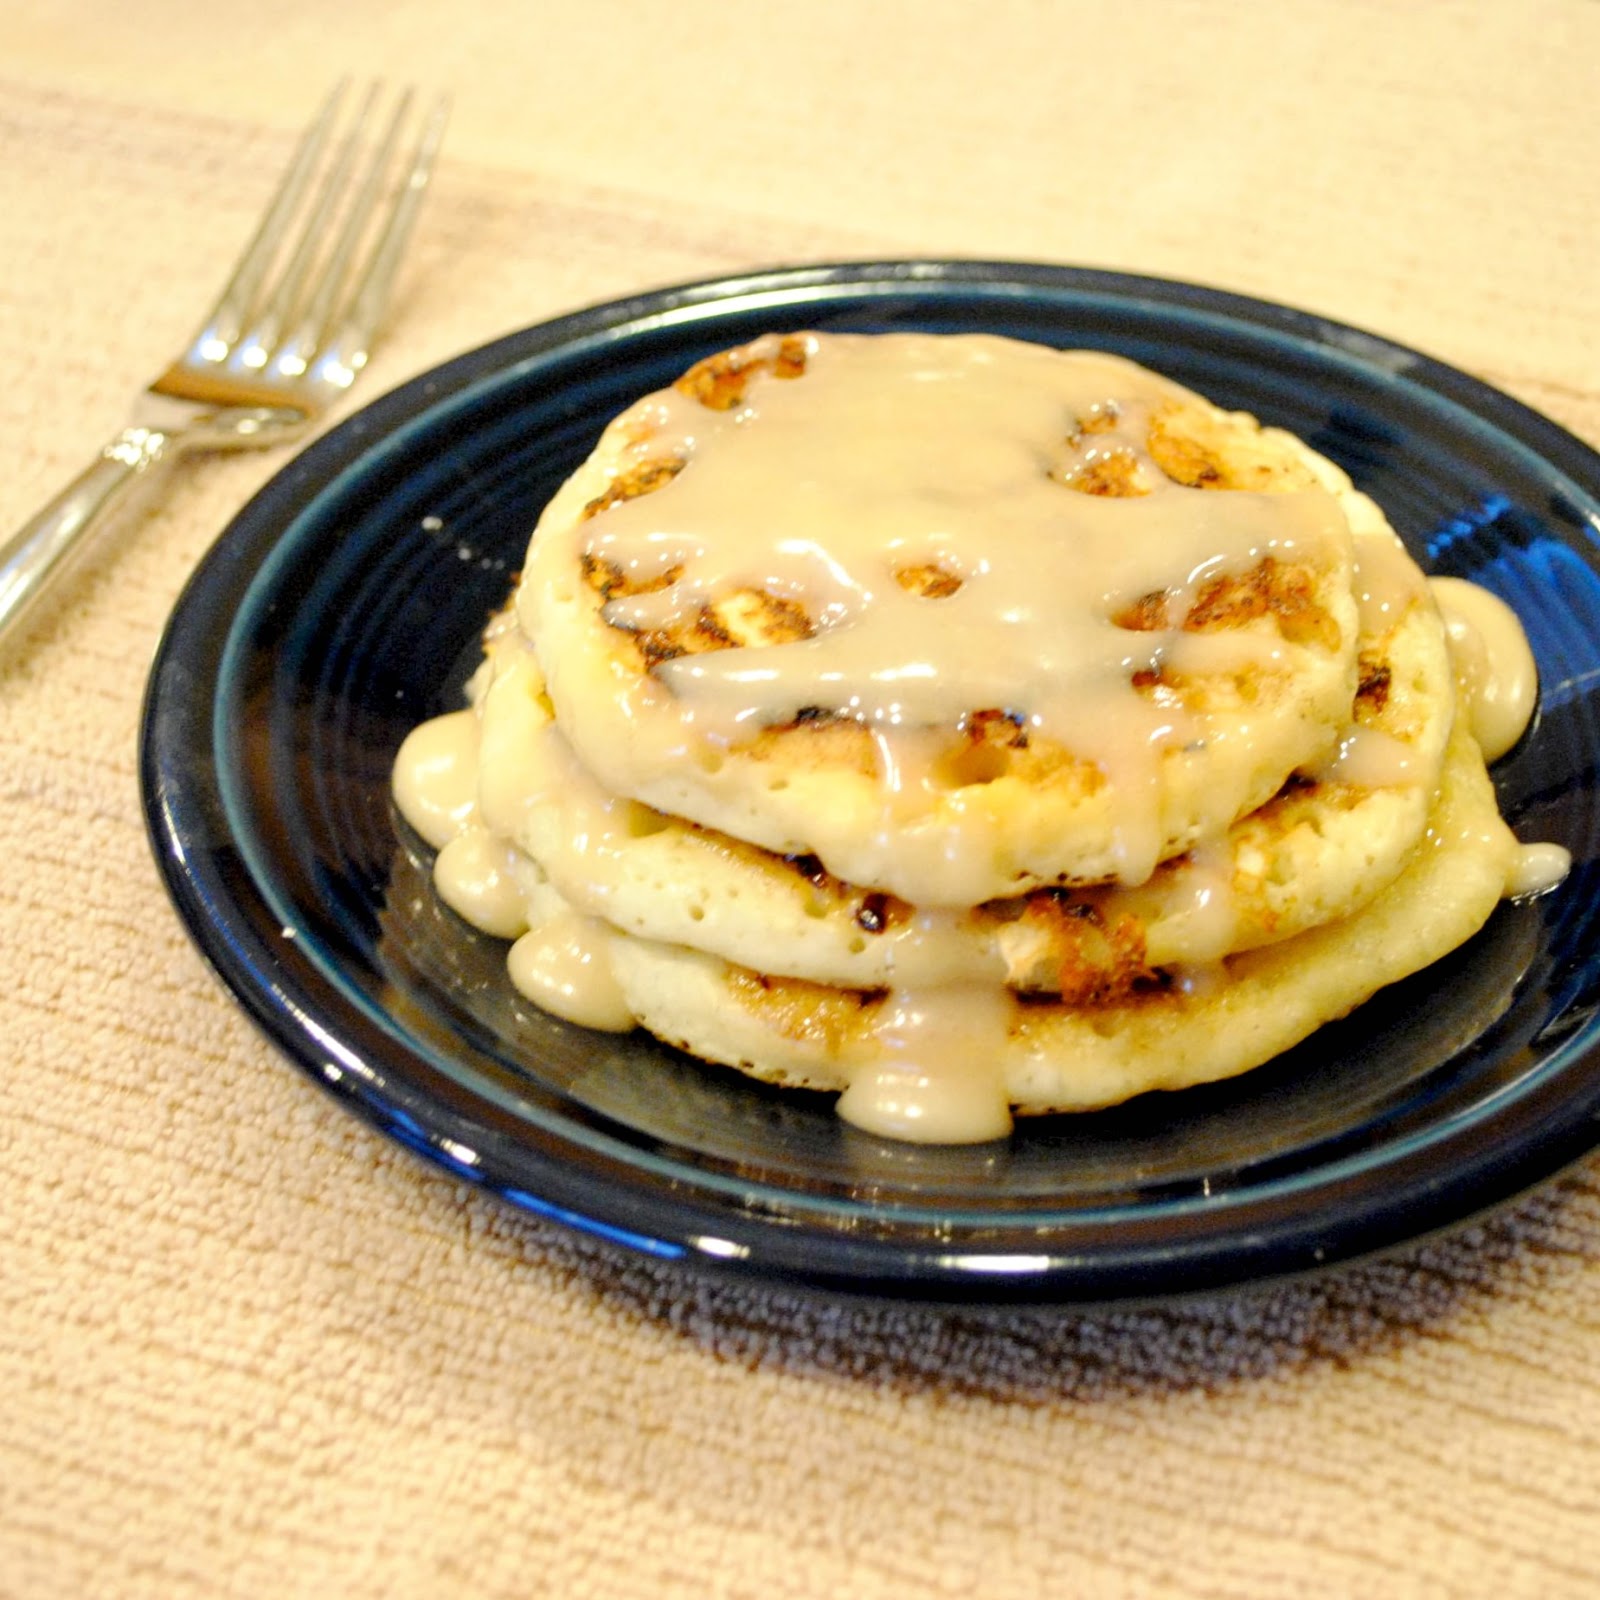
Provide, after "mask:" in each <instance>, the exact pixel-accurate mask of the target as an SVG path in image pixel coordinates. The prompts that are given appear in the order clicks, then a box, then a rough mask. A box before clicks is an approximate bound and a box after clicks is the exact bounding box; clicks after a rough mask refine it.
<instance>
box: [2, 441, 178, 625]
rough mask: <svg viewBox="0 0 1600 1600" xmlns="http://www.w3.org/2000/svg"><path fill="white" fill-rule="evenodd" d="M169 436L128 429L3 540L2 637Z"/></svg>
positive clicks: (125, 493) (125, 495)
mask: <svg viewBox="0 0 1600 1600" xmlns="http://www.w3.org/2000/svg"><path fill="white" fill-rule="evenodd" d="M170 437H171V436H170V435H168V434H166V433H162V432H159V431H158V430H156V429H154V428H124V429H123V430H122V432H121V433H119V434H118V435H117V436H116V438H115V439H113V440H112V441H111V443H110V444H108V445H107V446H106V447H105V449H104V450H102V451H101V452H100V454H99V455H98V456H97V457H96V458H95V459H94V461H93V462H91V463H90V465H89V466H88V467H87V468H85V469H84V471H82V472H80V473H79V474H78V476H77V477H76V478H74V479H73V481H72V482H71V483H70V484H68V485H67V487H66V488H65V489H63V490H62V491H61V493H60V494H58V495H57V496H56V497H55V499H53V500H52V501H51V502H50V503H49V505H47V506H45V507H44V509H43V510H41V511H39V512H38V513H36V514H35V515H34V516H32V517H30V518H29V519H28V521H27V522H25V523H24V524H23V525H22V527H20V528H19V529H18V530H17V531H16V532H15V533H14V534H12V536H11V537H10V538H9V539H8V540H7V541H6V542H5V544H4V545H0V639H4V638H5V637H6V636H7V634H8V633H10V631H11V630H12V629H14V628H16V627H17V626H18V625H19V623H20V622H21V620H22V617H23V615H24V613H25V612H27V611H28V610H29V608H30V607H31V606H32V604H33V602H34V601H35V600H37V599H38V597H39V596H40V594H42V593H43V592H44V589H45V586H46V585H47V584H48V583H49V581H50V579H51V578H52V577H53V576H54V575H55V574H57V573H59V572H60V570H61V568H62V567H63V566H64V564H65V563H66V560H67V557H68V556H69V555H71V554H72V552H73V551H74V550H77V549H80V548H81V547H82V546H83V545H85V544H87V543H88V540H89V535H90V534H91V533H92V532H93V530H94V529H95V528H96V527H97V526H99V525H100V524H101V523H102V522H103V521H104V520H105V519H106V518H107V516H108V515H109V514H110V513H111V512H112V511H114V510H115V509H116V508H117V507H118V506H119V505H121V504H122V503H123V501H125V500H126V499H127V498H128V494H129V492H130V491H131V490H132V488H133V486H134V484H135V483H136V482H137V481H138V479H140V478H141V477H143V476H144V474H145V473H146V472H148V471H149V470H150V468H151V467H153V466H154V465H155V464H156V463H157V462H158V461H160V460H161V458H162V455H163V453H164V452H165V450H166V448H167V445H168V443H169V442H170Z"/></svg>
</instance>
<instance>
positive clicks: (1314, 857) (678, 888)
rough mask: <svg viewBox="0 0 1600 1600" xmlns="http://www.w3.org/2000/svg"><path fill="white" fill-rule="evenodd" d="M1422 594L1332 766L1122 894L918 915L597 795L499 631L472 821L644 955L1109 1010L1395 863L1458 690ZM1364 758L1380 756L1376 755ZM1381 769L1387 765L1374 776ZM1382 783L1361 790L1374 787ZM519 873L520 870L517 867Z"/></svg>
mask: <svg viewBox="0 0 1600 1600" xmlns="http://www.w3.org/2000/svg"><path fill="white" fill-rule="evenodd" d="M1416 577H1417V585H1416V587H1415V588H1414V590H1413V591H1412V593H1411V595H1410V597H1409V599H1408V602H1407V604H1406V605H1405V607H1404V609H1403V610H1402V611H1401V613H1400V615H1399V616H1397V617H1395V618H1393V619H1392V620H1391V619H1388V618H1382V617H1380V618H1377V619H1375V626H1376V627H1379V628H1381V631H1380V632H1376V633H1373V634H1365V633H1364V634H1363V636H1362V649H1361V657H1360V659H1361V663H1362V678H1361V686H1360V688H1359V689H1358V692H1357V695H1356V697H1355V703H1354V707H1353V714H1352V721H1351V723H1350V726H1349V729H1348V731H1347V735H1346V738H1345V741H1344V755H1343V758H1342V761H1343V766H1344V768H1346V769H1348V768H1349V767H1350V765H1351V764H1352V763H1353V762H1354V761H1361V762H1362V763H1363V765H1364V766H1365V768H1366V769H1367V770H1366V771H1365V773H1363V774H1362V776H1363V777H1364V779H1365V780H1366V781H1365V782H1363V783H1354V782H1347V781H1341V779H1340V777H1339V775H1338V774H1339V772H1340V770H1341V759H1340V758H1338V757H1336V758H1335V759H1334V761H1333V762H1332V763H1331V764H1330V765H1329V770H1328V772H1327V773H1326V774H1325V775H1314V774H1311V773H1301V774H1296V775H1295V776H1294V777H1293V778H1292V779H1291V781H1290V782H1289V783H1288V784H1287V785H1286V786H1285V788H1284V790H1283V791H1282V792H1280V793H1279V794H1278V795H1277V796H1275V797H1274V798H1273V799H1272V800H1271V801H1269V802H1268V803H1267V805H1266V806H1264V807H1262V808H1260V809H1258V810H1257V811H1256V812H1254V813H1252V814H1251V815H1250V816H1248V817H1246V818H1242V819H1241V820H1240V821H1239V822H1237V823H1235V824H1234V825H1233V827H1232V828H1231V829H1229V830H1228V831H1227V833H1226V834H1225V835H1224V836H1223V837H1222V839H1220V840H1219V841H1216V842H1214V843H1212V844H1210V845H1208V846H1207V848H1206V849H1205V850H1203V851H1201V852H1197V853H1194V854H1192V855H1186V856H1183V857H1181V858H1179V859H1178V860H1176V861H1172V862H1167V863H1164V864H1162V865H1161V866H1160V867H1158V868H1157V869H1156V871H1155V873H1154V874H1153V876H1152V877H1151V879H1150V880H1149V881H1148V882H1147V883H1146V884H1144V885H1142V886H1140V887H1139V888H1136V889H1129V888H1125V887H1122V886H1116V885H1110V886H1098V887H1091V888H1082V889H1078V890H1068V891H1063V890H1054V889H1052V890H1036V891H1033V892H1032V893H1030V894H1028V895H1026V896H1021V897H1011V898H1008V899H1001V900H994V901H989V902H985V903H984V904H982V905H979V906H977V907H972V908H948V907H943V908H941V907H936V908H931V909H929V908H919V907H916V906H913V905H911V904H909V903H907V902H905V901H903V900H900V899H898V898H897V897H893V896H890V895H887V894H885V893H883V892H882V891H879V890H875V889H872V888H863V887H860V886H857V885H852V884H849V883H846V882H844V881H843V880H841V879H838V878H836V877H834V876H833V875H832V874H830V873H828V872H827V871H826V869H825V868H824V867H823V866H822V864H821V862H820V861H819V860H817V858H815V857H813V856H805V855H801V856H791V857H780V856H776V855H774V854H772V853H771V852H768V851H764V850H761V849H759V848H758V847H755V846H751V845H748V844H745V843H743V842H742V841H739V840H734V839H730V838H728V837H727V836H726V835H723V834H719V833H716V832H715V831H714V830H709V829H705V828H701V827H698V826H696V825H694V824H691V823H686V822H684V821H682V820H681V819H679V818H674V817H671V816H668V815H666V814H664V813H660V812H656V811H653V810H651V809H649V808H647V807H644V806H641V805H639V804H638V803H637V802H630V801H621V800H618V799H617V798H615V797H613V796H611V795H608V794H607V793H606V792H605V791H604V790H603V789H602V788H601V787H600V785H599V784H598V782H597V781H596V780H595V779H594V778H593V777H592V776H590V774H589V773H588V772H587V771H586V770H585V769H584V768H583V767H582V765H581V764H580V763H579V762H578V760H577V758H576V756H575V754H574V752H573V750H572V748H571V745H570V743H569V742H568V740H567V739H566V737H565V736H564V734H563V733H562V732H561V730H560V729H559V728H558V727H557V725H556V724H555V722H554V720H553V716H552V712H551V708H550V703H549V700H548V697H547V696H546V695H545V693H544V684H543V678H542V674H541V673H540V670H539V666H538V662H537V660H536V659H535V658H534V656H533V655H532V653H531V651H529V650H528V648H527V647H526V645H525V644H523V643H522V642H521V641H520V638H519V636H518V635H517V633H516V632H515V630H514V629H507V628H505V627H501V628H499V629H497V630H496V631H495V635H494V638H493V640H492V642H491V644H490V648H489V660H490V663H491V666H490V671H489V672H488V673H487V674H486V675H485V677H484V678H483V679H482V680H481V681H480V683H479V685H478V687H477V690H476V692H475V695H474V699H475V703H476V705H477V708H478V712H479V715H480V717H481V721H482V731H481V739H482V747H481V751H480V756H479V761H480V767H481V772H482V777H481V778H480V780H479V785H478V802H479V808H480V820H481V823H482V825H483V826H484V827H486V828H488V829H489V830H490V831H492V832H494V833H496V834H498V835H500V836H502V837H503V838H505V839H508V840H511V841H512V842H514V843H515V844H516V846H517V847H518V848H519V849H520V850H521V851H523V852H525V853H526V854H527V855H529V856H531V857H532V858H533V859H534V860H535V861H536V862H537V863H538V865H539V867H540V868H541V869H542V870H543V871H544V872H545V873H546V874H548V876H549V878H550V880H551V881H552V882H553V884H554V885H555V888H556V890H557V891H558V892H559V893H560V894H561V895H562V896H564V897H565V899H566V900H567V901H568V902H569V903H570V904H571V905H572V906H574V907H575V908H577V909H578V910H580V911H582V912H584V913H586V914H589V915H594V916H599V917H604V918H605V919H607V920H608V921H609V922H610V923H612V924H613V925H614V926H616V927H617V928H618V929H620V930H622V931H624V932H627V933H629V934H633V935H637V936H639V937H643V938H647V939H651V940H655V941H657V942H666V943H675V944H684V945H689V946H692V947H694V948H696V949H700V950H704V951H706V952H707V953H709V954H713V955H719V956H722V957H724V958H725V959H728V960H734V961H739V960H747V959H748V952H750V951H751V950H754V949H759V950H760V951H761V964H762V970H763V971H764V972H767V973H770V974H773V975H776V976H782V977H794V978H805V979H809V980H812V981H815V982H819V983H825V984H841V985H845V986H857V987H859V986H873V985H888V984H891V983H902V984H906V983H910V984H927V983H938V982H947V981H952V980H959V979H971V978H975V977H980V976H981V977H986V978H994V979H998V980H1003V981H1004V982H1005V983H1006V984H1008V985H1009V986H1010V987H1012V988H1014V989H1018V990H1021V991H1024V992H1030V993H1031V992H1047V993H1053V994H1062V993H1066V994H1068V995H1077V996H1081V997H1084V998H1101V999H1103V998H1105V997H1106V996H1108V995H1110V994H1114V993H1117V992H1120V991H1122V990H1125V989H1126V988H1127V987H1128V986H1129V985H1131V984H1132V983H1134V982H1137V981H1140V980H1142V979H1144V978H1147V977H1148V976H1149V974H1150V971H1151V969H1152V968H1159V967H1164V966H1169V965H1173V964H1175V963H1192V962H1197V961H1209V960H1214V959H1215V958H1216V957H1218V956H1221V955H1224V954H1229V953H1233V952H1236V951H1239V950H1243V949H1249V948H1252V947H1254V946H1257V945H1261V944H1268V943H1272V942H1275V941H1276V940H1278V939H1283V938H1288V937H1290V936H1292V935H1293V934H1295V933H1298V932H1300V931H1301V930H1302V929H1304V928H1307V927H1311V926H1314V925H1315V924H1317V923H1319V922H1324V921H1328V920H1330V919H1332V918H1334V917H1339V916H1344V915H1348V914H1349V913H1350V912H1351V911H1354V910H1356V909H1358V908H1359V907H1360V906H1361V905H1363V904H1365V902H1366V901H1367V900H1369V899H1370V898H1371V897H1372V896H1373V895H1374V894H1376V893H1377V892H1378V891H1379V890H1380V889H1381V888H1383V887H1384V886H1385V885H1386V884H1387V883H1388V882H1389V881H1390V880H1392V879H1393V877H1394V876H1395V875H1396V874H1397V873H1398V872H1399V871H1400V869H1401V866H1402V865H1403V863H1404V860H1405V857H1406V855H1407V854H1408V853H1409V851H1410V849H1411V847H1412V846H1413V844H1414V843H1415V842H1416V840H1417V838H1418V836H1419V835H1420V833H1421V830H1422V827H1423V825H1424V822H1425V819H1426V815H1427V812H1428V809H1429V806H1430V804H1431V801H1432V795H1433V790H1434V787H1435V785H1436V783H1437V779H1438V773H1439V767H1440V762H1441V759H1442V754H1443V749H1444V743H1445V738H1446V735H1447V733H1448V730H1449V725H1450V716H1451V708H1452V705H1453V697H1452V691H1451V669H1450V661H1449V655H1448V652H1447V649H1446V646H1445V640H1444V633H1443V627H1442V624H1441V622H1440V619H1439V616H1438V613H1437V611H1436V609H1435V608H1434V607H1433V606H1432V605H1431V603H1429V601H1428V597H1427V595H1426V592H1425V591H1424V590H1423V589H1422V587H1421V580H1420V574H1417V575H1416ZM1374 752H1376V753H1374ZM1378 767H1381V768H1382V769H1383V770H1381V771H1375V770H1374V769H1375V768H1378ZM1374 777H1377V778H1382V779H1385V780H1387V781H1386V782H1385V783H1383V784H1381V785H1375V784H1374V783H1373V781H1372V780H1373V778H1374ZM519 870H520V869H519Z"/></svg>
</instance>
